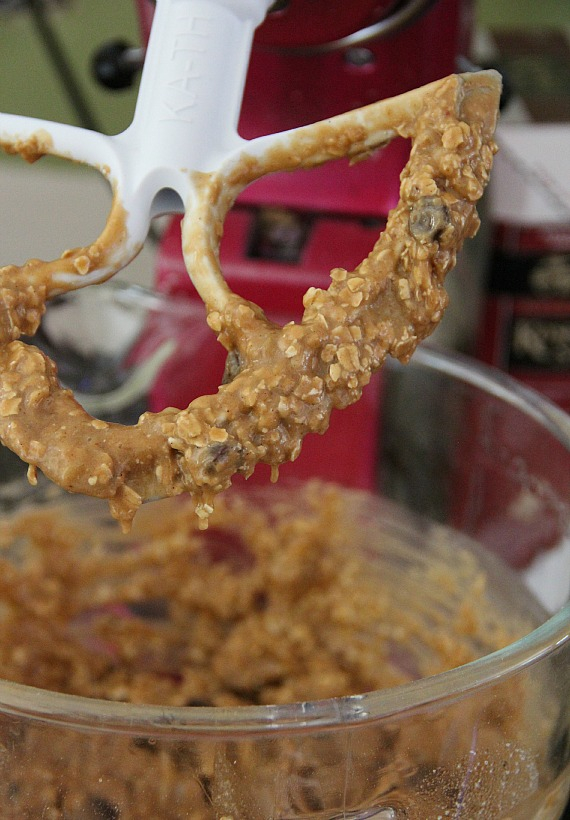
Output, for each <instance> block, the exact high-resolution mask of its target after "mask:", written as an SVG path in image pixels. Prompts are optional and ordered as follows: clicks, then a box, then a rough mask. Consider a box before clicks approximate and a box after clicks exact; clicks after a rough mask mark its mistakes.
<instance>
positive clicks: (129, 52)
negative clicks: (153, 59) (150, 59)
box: [92, 40, 144, 89]
mask: <svg viewBox="0 0 570 820" xmlns="http://www.w3.org/2000/svg"><path fill="white" fill-rule="evenodd" d="M143 62H144V50H143V49H142V48H133V47H132V46H130V45H129V44H128V43H125V42H124V41H123V40H113V41H112V42H110V43H105V44H104V45H102V46H101V47H100V48H99V49H98V51H97V52H96V53H95V55H94V56H93V60H92V70H93V75H94V77H95V79H96V80H97V82H98V83H100V84H101V85H103V86H105V88H113V89H121V88H130V87H131V86H132V85H133V84H134V81H135V78H136V76H137V74H138V73H139V71H140V69H141V68H142V65H143Z"/></svg>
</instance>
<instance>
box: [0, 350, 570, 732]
mask: <svg viewBox="0 0 570 820" xmlns="http://www.w3.org/2000/svg"><path fill="white" fill-rule="evenodd" d="M414 364H420V365H423V366H424V367H426V368H427V369H431V370H435V371H437V372H439V373H444V374H446V375H449V376H451V377H452V378H454V379H456V380H458V381H462V382H465V383H467V384H470V385H472V386H474V387H477V388H480V389H481V390H483V391H485V392H487V393H488V394H490V395H493V396H495V397H496V398H498V399H501V400H503V401H505V402H506V403H508V404H511V405H513V406H515V407H517V408H518V409H519V410H521V411H522V412H524V413H525V414H527V415H528V416H530V417H532V418H534V419H535V420H536V421H537V423H539V424H541V425H542V426H543V427H544V428H545V429H546V430H548V432H550V433H551V434H552V435H553V436H554V437H555V438H556V439H557V440H558V441H559V442H560V443H561V444H562V445H563V446H564V447H565V448H566V449H567V450H568V453H569V456H570V416H568V415H567V414H566V413H564V412H563V411H562V410H561V409H559V408H558V407H557V406H555V405H554V404H553V403H551V402H550V401H548V400H547V399H546V398H544V397H543V396H541V395H539V394H538V393H537V392H535V391H534V390H532V389H529V388H527V387H525V386H524V385H522V384H520V383H519V382H517V381H516V380H514V379H512V378H511V377H509V376H507V375H505V374H504V373H502V372H500V371H498V370H496V369H494V368H492V367H489V366H487V365H484V364H480V363H478V362H476V361H474V360H473V359H471V358H468V357H466V356H463V355H461V354H456V353H450V352H448V351H443V350H440V349H438V348H437V347H434V346H431V345H422V346H421V347H420V348H418V350H417V351H416V353H415V354H414V357H413V359H412V365H411V366H413V365H414ZM388 366H391V365H388ZM396 366H397V365H396ZM569 641H570V601H569V602H567V603H566V604H565V605H564V606H563V607H562V608H561V609H560V610H559V611H558V612H557V613H555V614H554V615H552V616H551V617H550V618H549V619H548V620H547V621H546V622H545V623H543V624H542V625H541V626H540V627H538V628H537V629H535V630H534V631H533V632H531V633H529V634H528V635H525V636H524V637H523V638H521V639H519V640H518V641H515V642H514V643H512V644H510V645H509V646H507V647H505V648H503V649H501V650H498V651H496V652H493V653H491V654H489V655H486V656H484V657H482V658H479V659H477V660H475V661H472V662H470V663H468V664H465V665H463V666H460V667H456V668H455V669H451V670H449V671H447V672H442V673H440V674H438V675H434V676H432V677H429V678H422V679H420V680H416V681H412V682H411V683H407V684H403V685H401V686H397V687H394V688H391V689H385V690H380V691H375V692H369V693H365V694H362V695H352V696H349V697H343V698H331V699H327V700H321V701H311V702H304V703H292V704H285V705H277V706H240V707H237V708H224V707H207V706H200V707H183V706H180V707H171V706H154V705H152V706H147V705H136V704H131V703H122V702H114V701H105V700H97V699H94V698H86V697H81V696H77V695H66V694H61V693H59V692H51V691H47V690H43V689H38V688H35V687H32V686H27V685H24V684H19V683H12V682H10V681H6V680H0V712H2V713H3V714H5V715H7V714H10V715H12V716H14V717H19V718H20V719H22V720H28V721H30V720H33V721H39V722H44V723H49V724H52V725H53V724H58V725H60V726H61V727H62V728H63V727H64V726H65V727H67V728H70V729H73V728H74V729H76V730H83V731H86V730H88V731H95V732H111V733H121V734H127V735H133V736H135V735H140V734H141V733H142V732H144V733H145V734H146V735H149V734H151V735H152V736H153V737H158V736H163V735H169V736H171V735H173V736H176V737H178V738H180V736H184V737H189V736H191V735H194V734H199V735H212V736H214V737H216V736H218V737H222V736H224V737H227V736H228V735H235V736H238V735H240V736H243V735H244V734H246V735H250V734H259V733H271V734H272V733H274V732H297V731H302V732H306V731H307V730H312V731H325V730H333V731H334V730H335V729H336V730H339V729H341V728H347V727H348V726H350V725H354V726H356V725H361V724H363V723H366V722H372V721H375V720H378V719H381V718H385V717H388V716H390V715H395V714H399V715H402V714H404V713H406V712H411V711H412V710H418V709H420V708H425V707H428V706H429V707H435V706H436V705H438V706H443V705H444V703H445V702H446V701H453V700H457V699H458V698H460V697H462V696H465V695H467V694H468V693H469V692H470V691H472V690H475V689H479V688H482V687H486V686H490V685H492V684H493V683H495V682H497V681H498V680H502V679H504V678H506V677H510V676H513V675H515V674H517V673H518V672H521V671H522V670H524V669H525V668H527V667H529V666H531V665H533V664H536V663H538V662H539V661H540V660H542V659H544V658H546V657H548V656H549V655H551V654H552V653H554V652H556V651H557V650H559V649H561V648H562V647H563V646H564V645H565V644H567V643H568V642H569ZM566 649H567V648H566Z"/></svg>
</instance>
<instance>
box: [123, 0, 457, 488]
mask: <svg viewBox="0 0 570 820" xmlns="http://www.w3.org/2000/svg"><path fill="white" fill-rule="evenodd" d="M137 7H138V12H139V16H140V23H141V32H142V38H143V41H146V39H147V38H148V36H149V32H150V27H151V24H152V18H153V14H154V3H153V2H151V0H137ZM471 31H472V3H471V2H470V0H437V2H433V0H415V2H414V0H411V2H407V0H402V2H398V0H382V2H371V0H353V1H352V2H350V3H346V2H343V0H334V1H332V0H290V2H278V3H275V4H274V7H273V10H272V11H270V13H269V14H268V16H267V18H266V20H265V22H264V23H263V24H262V25H261V26H260V27H259V29H258V30H257V33H256V37H255V40H254V46H253V50H252V55H251V59H250V64H249V71H248V76H247V82H246V88H245V94H244V99H243V105H242V110H241V117H240V123H239V132H240V134H241V135H242V136H244V137H245V138H247V139H250V138H253V137H255V136H259V135H261V134H265V133H271V132H276V131H281V130H285V129H288V128H293V127H296V126H299V125H304V124H306V123H310V122H314V121H316V120H321V119H325V118H327V117H330V116H334V115H336V114H339V113H342V112H343V111H347V110H350V109H352V108H356V107H359V106H363V105H366V104H368V103H371V102H374V101H375V100H379V99H383V98H387V97H390V96H393V95H396V94H399V93H402V92H405V91H408V90H410V89H412V88H414V87H417V86H420V85H422V84H424V83H428V82H430V81H432V80H436V79H439V78H441V77H444V76H446V75H447V74H450V73H453V72H454V71H455V70H456V69H457V65H458V60H459V59H460V57H461V56H463V55H466V54H468V52H469V43H470V36H471ZM408 153H409V150H408V145H407V144H406V143H405V142H404V141H403V140H396V141H394V142H392V143H391V144H390V145H389V146H388V147H387V148H385V149H384V150H382V151H379V152H377V153H376V154H375V155H374V156H373V157H371V158H370V159H368V160H367V161H366V162H364V163H360V164H357V165H355V166H350V165H349V163H348V161H344V160H340V161H337V162H335V163H327V165H325V166H321V167H320V168H316V169H312V170H310V171H298V172H296V173H293V174H290V173H277V174H272V175H271V176H268V177H265V178H264V179H262V180H260V181H258V182H257V183H255V184H254V185H252V186H250V187H249V188H247V189H246V190H245V191H244V192H243V194H242V195H241V196H240V197H239V199H238V201H237V204H236V205H235V206H234V208H233V209H232V211H231V212H230V213H229V215H228V217H227V219H226V221H225V224H224V239H223V243H222V247H221V264H222V269H223V271H224V276H225V277H226V279H227V281H228V283H229V284H230V286H231V287H232V289H233V290H234V291H235V292H237V293H239V294H240V295H242V296H244V297H245V298H248V299H251V300H253V301H255V302H257V303H258V304H260V305H261V306H262V307H263V308H264V310H265V311H266V313H267V314H268V316H269V317H270V318H272V319H274V320H275V321H277V322H279V323H280V324H283V323H285V322H287V321H290V320H292V319H298V318H299V317H300V314H301V311H302V297H303V294H304V293H305V291H306V289H307V287H309V286H310V285H314V286H317V287H319V286H321V287H325V288H326V287H327V286H328V283H329V272H330V270H331V268H333V267H336V266H343V267H346V268H347V269H352V268H354V267H355V266H356V265H357V264H358V263H359V262H360V260H361V259H362V258H364V257H365V256H366V255H367V254H368V252H369V251H370V249H371V248H372V246H373V244H374V242H375V240H376V238H377V236H378V233H379V231H380V230H381V229H382V226H383V223H384V221H385V218H386V215H387V213H388V211H389V210H390V209H391V208H392V207H393V206H394V205H395V204H396V202H397V200H398V187H399V174H400V171H401V169H402V167H403V165H404V163H405V161H406V159H407V156H408ZM155 286H156V289H157V290H159V291H161V292H164V293H167V294H170V295H174V294H175V295H177V296H185V297H187V298H189V299H196V300H199V297H198V295H197V294H196V292H195V290H194V287H193V285H192V283H191V282H190V280H189V278H188V274H187V271H186V268H185V265H184V261H183V257H182V252H181V244H180V229H179V218H178V217H175V218H174V219H173V220H172V222H171V224H170V225H169V227H167V229H166V231H165V233H164V234H163V236H162V239H161V242H160V246H159V251H158V257H157V267H156V276H155ZM224 360H225V351H224V350H223V349H222V348H221V346H220V345H218V344H217V343H216V341H215V339H214V338H213V336H212V339H208V340H206V341H204V342H203V344H202V347H201V349H200V351H199V353H198V354H197V355H195V356H194V357H193V358H192V361H191V362H187V363H186V362H185V363H182V362H177V364H176V370H175V371H173V372H165V373H164V374H163V377H162V379H161V380H160V382H159V383H158V384H157V385H156V387H155V390H154V394H153V405H154V409H159V408H161V407H164V406H167V405H172V406H178V407H183V406H186V405H187V404H188V403H189V401H191V400H192V399H193V398H195V397H196V396H198V395H201V394H207V393H212V392H215V391H216V389H217V386H218V384H219V383H220V381H219V380H220V374H221V373H222V372H223V367H224ZM380 405H381V379H380V376H378V375H377V376H376V377H374V379H373V381H372V383H371V385H370V386H369V387H368V388H367V390H366V391H365V392H364V395H363V398H362V399H361V400H360V401H359V402H357V403H356V404H355V405H352V406H351V407H349V408H347V409H346V410H343V412H342V413H341V414H333V417H332V421H331V426H330V429H329V431H328V432H327V435H326V436H324V437H322V438H321V437H319V438H318V439H315V437H309V438H308V439H307V440H306V441H305V444H304V447H303V451H302V454H301V456H300V457H299V459H298V461H296V462H295V463H294V464H290V465H287V466H286V467H285V468H284V470H283V474H284V475H287V476H291V475H295V476H297V477H306V476H308V475H311V476H314V475H318V476H322V477H325V478H327V479H330V480H337V481H341V482H342V483H344V484H349V485H351V486H355V487H362V488H371V487H372V486H373V484H374V481H375V476H374V465H375V461H376V458H375V454H376V448H377V436H378V430H379V426H380V424H379V422H380ZM255 475H256V476H258V477H259V476H260V477H261V478H262V479H263V480H266V479H267V469H264V468H263V467H261V468H258V471H256V474H255Z"/></svg>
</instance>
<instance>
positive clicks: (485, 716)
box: [0, 286, 570, 820]
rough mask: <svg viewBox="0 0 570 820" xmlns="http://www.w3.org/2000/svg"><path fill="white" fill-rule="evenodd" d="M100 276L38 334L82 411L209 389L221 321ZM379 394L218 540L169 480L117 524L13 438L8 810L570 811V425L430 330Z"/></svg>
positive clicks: (7, 504) (4, 462)
mask: <svg viewBox="0 0 570 820" xmlns="http://www.w3.org/2000/svg"><path fill="white" fill-rule="evenodd" d="M88 290H89V289H88ZM91 291H93V293H94V294H95V295H94V296H93V295H90V296H89V297H88V298H89V299H96V300H104V299H105V298H107V297H106V294H107V295H108V293H109V292H111V296H110V301H109V303H108V304H107V307H106V306H105V304H102V303H101V301H99V302H98V304H97V305H95V306H94V305H93V304H92V302H85V301H84V300H85V299H86V298H87V297H85V296H83V297H82V296H81V295H80V294H76V295H75V296H68V297H65V298H62V299H61V300H56V302H55V303H54V305H53V307H50V308H49V309H48V313H47V315H46V319H45V321H44V323H43V325H42V332H41V335H40V336H39V337H38V338H37V339H36V341H37V343H38V344H39V345H40V346H43V348H44V349H45V350H46V352H47V353H48V354H49V355H50V356H53V357H54V359H55V360H56V362H57V365H58V369H59V374H60V378H61V380H62V381H63V382H64V383H65V384H66V385H67V386H69V387H71V388H72V389H73V390H74V391H75V392H76V395H77V397H78V399H79V400H80V401H81V402H82V403H84V405H85V407H86V408H87V409H88V410H89V411H90V412H92V413H93V414H95V415H98V416H100V417H101V418H106V419H108V420H110V421H111V422H113V423H120V424H131V423H134V422H136V419H137V417H138V415H139V414H140V413H142V412H145V411H146V410H147V409H149V408H150V409H151V410H159V409H161V408H162V407H164V406H167V405H168V406H185V404H184V403H186V404H187V403H188V402H189V401H191V400H192V398H193V391H194V393H196V394H197V395H199V394H200V393H201V392H203V391H204V389H205V388H204V384H205V382H204V380H205V379H206V378H211V377H212V378H215V379H216V380H217V381H216V383H219V378H221V373H218V370H220V369H223V364H224V362H223V357H222V358H220V357H219V354H218V353H217V352H216V353H211V356H210V353H208V354H206V353H205V351H206V350H210V348H209V347H208V346H209V345H211V339H210V337H209V335H208V334H209V331H208V328H207V326H206V325H205V323H204V321H203V309H202V310H199V309H198V308H197V307H196V306H195V305H193V304H192V303H191V302H189V301H184V300H182V299H179V300H177V301H176V302H175V301H174V300H171V299H169V298H167V297H162V296H160V295H157V294H151V293H149V292H147V291H144V290H142V289H137V288H132V287H123V286H115V287H114V288H105V287H102V288H95V289H91ZM102 321H104V322H106V323H107V324H106V325H105V326H101V322H102ZM208 389H209V388H208ZM363 402H364V403H363V404H362V407H361V408H360V409H359V410H358V411H357V410H356V409H355V410H354V411H352V412H353V415H347V416H346V421H344V420H343V419H344V418H345V417H344V414H345V413H347V414H350V413H351V409H348V410H346V411H344V410H343V411H339V412H338V413H337V415H336V416H335V417H334V419H333V425H332V426H331V430H330V438H328V436H329V433H327V434H325V435H324V436H322V437H321V436H315V437H314V438H315V441H310V440H309V439H307V452H306V453H305V452H304V451H302V452H301V454H300V455H299V458H298V459H297V461H295V462H294V463H293V464H292V465H284V466H283V467H282V469H281V471H280V476H279V480H278V481H277V482H276V483H274V482H272V481H270V476H269V471H267V472H265V471H264V468H263V467H262V468H260V469H259V470H256V472H255V474H254V475H253V477H251V478H250V479H249V480H248V481H245V480H237V481H236V482H235V483H234V486H233V487H232V488H231V489H230V490H228V491H227V492H224V493H221V494H220V495H219V496H218V497H217V499H216V502H215V509H214V512H213V513H212V515H211V516H210V519H209V522H208V527H207V528H206V529H204V528H203V525H202V524H201V523H200V521H199V520H198V519H197V517H196V515H195V511H194V506H193V503H192V499H191V498H187V497H185V496H177V497H175V498H170V499H165V500H161V501H152V502H149V503H148V504H144V505H143V506H142V507H141V509H140V510H139V512H138V513H137V515H136V517H135V521H134V524H133V527H132V529H131V530H130V532H128V533H125V532H123V531H122V530H121V528H120V527H119V526H118V525H117V522H116V521H115V520H114V519H113V518H111V516H110V514H109V512H108V509H107V505H106V504H105V503H104V502H103V501H102V500H98V499H88V498H84V497H82V496H71V495H68V494H66V493H64V492H62V491H60V490H58V489H57V488H55V487H54V486H53V485H51V484H50V483H49V482H48V481H44V480H42V477H41V476H39V480H38V482H37V484H35V485H31V484H30V483H29V482H27V481H26V469H25V465H22V464H21V463H20V462H19V461H18V460H17V459H16V458H15V457H12V455H11V454H10V453H8V452H7V451H5V450H3V451H2V452H1V453H0V460H1V465H0V469H1V474H2V479H3V480H2V484H1V486H0V503H1V515H0V546H1V549H0V562H1V565H2V566H1V572H0V579H1V580H0V612H1V614H2V617H1V618H0V750H1V773H0V806H1V809H0V814H1V815H2V816H3V817H6V818H12V817H13V818H24V817H30V818H36V817H38V818H39V817H42V818H54V819H55V818H66V819H68V820H83V819H84V818H85V820H96V818H105V820H135V818H137V820H138V819H139V818H140V819H141V820H142V818H149V817H152V818H161V820H178V818H180V819H181V818H189V817H191V818H194V820H214V819H217V820H293V818H304V820H309V818H315V819H316V818H318V819H319V820H336V818H354V819H355V820H356V819H358V820H364V818H377V819H378V820H404V818H405V819H406V820H442V819H443V818H448V817H449V818H455V820H458V819H459V818H462V820H467V819H468V820H473V818H485V820H490V819H491V818H497V820H507V818H509V820H519V819H520V820H523V819H524V820H533V818H536V819H537V820H538V818H541V820H556V818H560V817H561V816H562V813H563V811H564V807H565V806H566V804H567V800H568V793H569V789H570V674H569V669H570V602H569V592H570V420H569V418H568V416H567V415H565V414H564V413H563V412H562V411H561V410H560V409H558V408H557V407H555V406H554V405H552V404H550V403H549V402H548V401H547V400H546V399H544V398H543V397H541V396H539V395H538V394H536V393H534V392H532V391H529V390H527V389H526V388H524V387H522V386H521V385H520V384H518V383H516V382H515V381H513V380H512V379H510V378H508V377H507V376H505V375H504V374H502V373H499V372H497V371H494V370H492V369H490V368H487V367H484V366H481V365H480V364H477V363H475V362H474V361H472V360H470V359H468V358H465V357H463V356H460V355H457V354H454V353H450V352H447V351H444V350H439V349H437V348H435V347H429V346H421V347H420V348H419V349H418V350H417V351H416V354H415V355H414V357H413V358H412V361H411V362H410V363H409V364H408V365H406V366H402V365H400V364H398V363H390V364H387V365H386V367H385V368H384V369H383V370H382V371H381V373H380V374H379V375H378V376H377V377H375V378H374V379H373V381H372V382H371V384H370V385H369V387H368V388H367V392H365V396H364V398H363ZM355 407H356V406H355ZM355 413H360V415H354V414H355ZM309 438H310V437H309ZM335 454H336V456H335ZM79 457H80V454H79ZM273 478H275V476H273Z"/></svg>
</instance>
